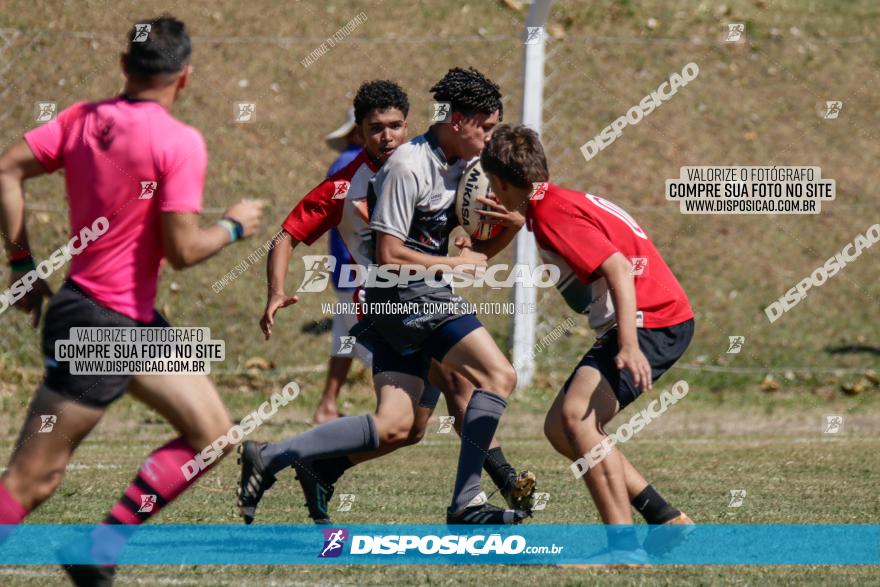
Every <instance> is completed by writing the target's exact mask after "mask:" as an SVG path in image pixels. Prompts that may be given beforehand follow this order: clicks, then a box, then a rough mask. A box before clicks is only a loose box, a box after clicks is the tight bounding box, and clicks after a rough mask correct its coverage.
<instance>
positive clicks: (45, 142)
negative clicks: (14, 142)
mask: <svg viewBox="0 0 880 587" xmlns="http://www.w3.org/2000/svg"><path fill="white" fill-rule="evenodd" d="M83 104H85V102H78V103H76V104H74V105H72V106H70V107H69V108H67V109H65V110H63V111H62V112H61V113H60V114H59V115H58V116H56V117H55V118H53V119H52V120H50V121H49V122H47V123H46V124H44V125H42V126H38V127H37V128H35V129H33V130H30V131H28V132H27V133H25V135H24V140H25V142H27V144H28V146H29V147H30V148H31V151H32V152H33V153H34V157H36V158H37V160H38V161H39V162H40V164H41V165H42V166H43V169H45V170H46V173H52V172H53V171H56V170H57V169H60V168H61V167H62V166H63V165H64V143H65V141H66V138H67V135H68V133H69V132H70V129H71V127H72V126H73V125H74V123H75V121H76V119H77V117H78V116H79V113H80V111H81V109H82V108H81V107H82V105H83Z"/></svg>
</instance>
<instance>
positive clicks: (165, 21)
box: [0, 17, 262, 585]
mask: <svg viewBox="0 0 880 587" xmlns="http://www.w3.org/2000/svg"><path fill="white" fill-rule="evenodd" d="M147 22H148V23H149V26H146V27H145V25H136V26H135V27H134V28H133V29H132V30H131V31H130V33H129V37H128V52H127V53H125V54H124V55H123V56H122V69H123V71H124V73H125V77H126V83H125V90H124V93H123V94H122V95H121V96H117V97H115V98H110V99H107V100H102V101H99V102H80V103H76V104H74V105H72V106H70V107H69V108H67V109H66V110H64V111H63V112H61V113H60V114H59V115H58V117H57V118H55V119H54V120H52V121H51V122H48V123H46V124H44V125H43V126H40V127H38V128H36V129H34V130H31V131H30V132H28V133H27V134H25V136H24V140H23V141H20V142H19V143H17V144H16V145H14V146H12V147H11V148H10V149H9V150H8V151H6V152H5V153H4V154H3V155H2V157H0V230H2V236H3V240H4V244H5V246H6V252H7V255H8V258H9V261H10V266H11V277H10V288H9V289H8V290H7V291H6V292H4V293H3V296H2V304H0V305H2V309H3V310H5V309H6V308H7V307H12V308H16V309H18V310H21V311H24V312H28V313H32V314H33V323H34V326H35V327H36V326H37V325H38V323H39V320H40V315H41V311H42V304H43V298H44V297H49V296H51V301H50V302H49V306H48V309H47V312H46V317H45V321H44V324H43V333H42V348H43V354H44V360H45V367H46V374H45V378H44V380H43V383H42V384H41V385H40V386H39V388H38V389H37V391H36V393H35V395H34V398H33V401H32V402H31V405H30V408H29V409H28V413H27V417H26V419H25V422H24V425H23V427H22V429H21V434H20V436H19V439H18V442H17V444H16V447H15V450H14V451H13V454H12V457H11V459H10V461H9V467H8V468H7V470H6V471H5V472H4V473H3V475H2V477H0V525H3V524H18V523H20V522H21V521H22V520H23V519H24V518H25V516H27V515H28V514H29V513H30V512H32V511H33V510H34V509H36V508H37V507H38V506H39V505H40V504H41V503H42V502H44V501H45V500H46V499H48V498H49V497H50V496H51V495H52V494H53V492H54V491H55V489H56V488H57V487H58V485H59V484H60V483H61V479H62V477H63V476H64V471H65V468H66V466H67V464H68V462H69V460H70V457H71V455H72V454H73V451H74V450H75V449H76V447H77V445H79V443H80V442H81V441H82V440H83V439H84V438H85V437H86V436H87V435H88V434H89V432H91V430H92V429H93V428H94V427H95V425H96V424H97V423H98V421H99V420H100V419H101V417H102V416H103V415H104V411H105V410H106V409H107V407H108V406H109V405H110V404H111V403H112V402H113V401H115V400H116V399H118V398H119V397H121V396H122V395H123V394H124V393H125V392H126V391H129V392H130V393H131V394H132V395H133V396H134V397H136V398H137V399H138V400H141V401H142V402H144V403H145V404H147V405H148V406H150V407H151V408H153V409H154V410H156V411H157V412H158V413H159V414H161V415H162V416H163V417H164V418H165V419H166V420H167V421H168V422H169V423H170V424H171V425H172V426H173V427H174V428H175V429H176V430H177V432H178V433H179V436H178V437H177V438H175V439H173V440H171V441H170V442H168V443H167V444H165V445H164V446H161V447H159V448H157V449H156V450H155V451H153V453H152V454H150V455H149V456H148V457H147V460H146V462H145V463H144V464H143V466H142V467H141V468H140V470H139V471H138V473H137V475H136V477H135V478H134V480H133V481H132V483H131V485H129V487H128V488H127V489H126V490H125V492H124V493H123V495H122V497H121V498H120V500H119V501H118V502H117V503H116V505H114V506H113V508H112V509H111V510H110V513H109V514H108V515H107V517H106V519H105V521H104V522H105V523H106V524H140V523H143V522H145V521H146V520H147V519H149V518H150V517H151V516H152V515H154V514H155V513H156V512H158V511H159V510H160V509H162V507H164V506H165V505H167V504H168V503H169V502H171V501H172V500H174V499H175V498H176V497H177V496H178V495H180V494H181V493H183V491H185V490H186V489H187V488H188V487H189V486H190V485H191V484H192V483H194V482H195V480H196V479H198V477H199V476H198V475H196V476H194V477H193V478H192V479H189V480H188V479H186V477H185V476H184V474H183V472H182V470H181V466H182V465H183V464H184V463H186V462H188V461H189V460H190V459H192V458H193V457H195V455H196V454H197V453H198V452H200V451H201V450H202V449H204V448H205V447H207V446H208V445H210V444H211V443H212V442H213V441H214V440H215V439H217V438H218V437H220V436H222V435H224V434H225V433H226V432H227V430H229V428H230V426H231V422H230V419H229V415H228V414H227V412H226V408H225V406H224V405H223V402H222V401H221V399H220V397H219V395H218V394H217V390H216V389H215V388H214V385H213V384H212V383H211V380H210V379H209V378H208V377H207V376H206V375H194V374H185V375H184V374H164V375H75V374H71V372H70V369H69V366H70V363H69V362H67V361H59V360H56V357H55V341H57V340H66V339H69V338H70V336H69V335H70V329H71V328H75V327H121V328H126V329H128V328H138V327H147V326H151V327H167V326H168V322H167V321H166V320H165V318H164V317H163V316H162V315H161V314H160V313H159V312H158V311H156V310H155V309H154V308H153V303H154V300H155V297H156V289H157V282H158V278H159V271H160V267H161V264H162V261H163V259H165V260H167V261H168V262H169V263H171V265H172V266H174V268H175V269H178V270H179V269H184V268H186V267H190V266H192V265H196V264H198V263H200V262H201V261H204V260H205V259H207V258H208V257H210V256H212V255H214V254H215V253H217V252H218V251H220V249H222V248H223V247H225V246H226V245H228V244H230V243H232V242H235V241H236V240H239V239H241V238H245V237H248V236H250V235H252V234H253V233H254V232H255V230H256V229H257V227H258V226H259V223H260V216H261V208H262V204H261V203H259V202H256V201H246V200H243V201H241V202H240V203H238V204H235V205H234V206H232V207H231V208H229V209H228V210H227V211H226V213H225V214H224V216H223V219H222V220H221V221H220V222H218V223H216V224H215V225H213V226H209V227H207V228H203V227H201V226H200V225H199V213H200V211H201V208H202V192H203V188H204V183H205V168H206V165H207V151H206V148H205V141H204V139H203V138H202V135H201V134H200V133H199V131H197V130H196V129H194V128H192V127H190V126H187V125H186V124H184V123H182V122H180V121H179V120H177V119H176V118H174V117H173V116H172V115H171V113H170V110H171V108H172V106H173V105H174V103H175V102H176V100H177V98H178V97H179V96H180V93H181V91H182V90H183V89H184V88H185V87H186V85H187V82H188V81H189V75H190V73H191V66H190V64H189V63H190V55H191V53H192V47H191V43H190V38H189V35H188V34H187V31H186V28H185V26H184V24H183V23H182V22H180V21H178V20H176V19H174V18H172V17H162V18H158V19H155V20H152V21H147ZM59 169H63V170H64V179H65V184H66V188H67V199H68V207H69V221H70V235H71V240H70V247H69V250H68V251H65V252H63V253H59V254H58V255H55V254H53V256H52V257H50V259H49V260H47V261H43V262H42V263H36V262H35V261H34V259H33V257H32V256H31V252H30V251H31V248H30V244H29V243H28V238H27V232H26V230H25V207H24V189H23V183H24V180H26V179H29V178H31V177H35V176H38V175H42V174H44V173H52V172H54V171H56V170H59ZM67 260H69V262H70V269H69V273H68V275H67V280H66V281H65V283H64V286H63V287H62V288H61V289H60V290H59V291H58V293H56V294H55V295H52V293H51V291H50V290H49V287H48V285H47V284H46V282H45V281H43V279H41V278H40V277H39V276H40V275H43V276H46V274H47V269H48V268H49V267H55V266H58V267H60V266H61V265H62V264H63V263H64V262H65V261H67ZM47 414H49V415H54V416H55V420H54V421H53V424H54V428H53V429H52V433H51V434H39V433H38V432H39V430H40V427H41V424H42V419H41V417H40V416H41V415H47ZM215 462H216V461H215ZM144 496H146V501H147V502H149V504H148V506H149V507H144V505H143V504H144ZM107 530H108V531H112V528H111V527H110V526H107ZM107 535H110V534H107ZM96 542H100V540H96ZM65 569H66V570H67V572H68V574H69V575H70V576H71V579H72V580H73V581H74V583H76V584H78V585H109V584H111V583H112V581H113V575H114V573H115V567H113V566H111V565H108V566H91V565H73V566H67V567H65Z"/></svg>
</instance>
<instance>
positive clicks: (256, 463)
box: [238, 440, 275, 524]
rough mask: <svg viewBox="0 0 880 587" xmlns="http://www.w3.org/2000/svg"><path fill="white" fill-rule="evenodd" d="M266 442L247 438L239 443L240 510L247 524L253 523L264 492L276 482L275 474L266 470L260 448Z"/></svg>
mask: <svg viewBox="0 0 880 587" xmlns="http://www.w3.org/2000/svg"><path fill="white" fill-rule="evenodd" d="M264 446H266V443H265V442H254V441H252V440H246V441H244V442H243V443H241V444H240V445H238V454H239V457H238V464H239V465H241V478H240V479H239V483H238V511H239V513H240V514H241V517H242V518H244V523H245V524H251V523H253V521H254V517H255V516H256V513H257V504H258V503H260V499H261V498H262V497H263V493H264V492H265V491H266V490H267V489H269V488H270V487H272V485H273V484H274V483H275V476H274V475H272V474H271V473H269V472H268V471H266V470H265V467H264V466H263V459H262V457H261V456H260V450H262V448H263V447H264Z"/></svg>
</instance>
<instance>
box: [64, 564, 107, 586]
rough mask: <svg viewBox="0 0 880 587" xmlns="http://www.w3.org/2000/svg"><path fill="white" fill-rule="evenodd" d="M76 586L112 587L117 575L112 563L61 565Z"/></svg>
mask: <svg viewBox="0 0 880 587" xmlns="http://www.w3.org/2000/svg"><path fill="white" fill-rule="evenodd" d="M61 568H62V569H64V572H65V573H67V576H68V577H70V582H71V583H73V584H74V585H76V587H111V586H112V585H113V578H114V577H115V576H116V567H114V566H112V565H61Z"/></svg>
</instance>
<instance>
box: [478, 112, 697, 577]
mask: <svg viewBox="0 0 880 587" xmlns="http://www.w3.org/2000/svg"><path fill="white" fill-rule="evenodd" d="M481 162H482V165H483V169H484V170H485V171H486V173H487V174H488V176H489V180H490V183H491V185H492V189H493V191H494V193H495V194H496V195H497V196H498V198H499V199H500V200H501V203H502V204H504V206H505V207H506V208H507V209H508V210H523V209H525V211H526V225H527V227H528V228H529V230H531V231H532V232H534V234H535V239H536V241H537V243H538V245H539V247H540V248H541V251H542V254H543V255H544V256H545V260H546V259H547V258H551V259H555V260H557V262H558V263H559V264H560V265H561V266H560V269H561V270H562V271H561V273H563V274H565V273H566V272H568V273H569V274H572V275H573V276H574V277H576V278H577V280H578V281H579V283H580V284H581V285H593V286H595V291H594V293H595V294H596V295H594V296H593V298H594V299H593V300H592V303H591V304H590V306H591V308H590V314H591V323H592V324H593V325H594V326H598V327H600V328H601V329H602V331H601V333H600V335H599V338H598V339H597V340H596V342H595V344H594V345H593V347H592V348H591V349H590V350H589V351H588V352H587V353H586V354H585V355H584V357H583V358H582V359H581V361H580V362H579V363H578V365H577V366H576V367H575V369H574V371H573V372H572V374H571V376H570V377H569V378H568V380H567V381H566V382H565V384H564V386H563V387H562V390H561V391H560V392H559V395H557V397H556V400H555V401H554V403H553V406H552V407H551V408H550V410H549V412H548V413H547V419H546V421H545V425H544V432H545V434H546V435H547V438H548V439H549V440H550V443H551V444H552V445H553V447H554V448H555V449H556V450H557V451H558V452H559V453H560V454H562V455H563V456H566V457H568V458H569V459H571V460H572V461H574V464H573V465H572V471H573V472H575V474H576V476H583V477H584V478H585V480H586V483H587V486H588V488H589V490H590V493H591V494H592V497H593V500H594V501H595V503H596V507H597V508H598V510H599V513H600V515H601V517H602V521H603V522H604V523H605V524H608V525H609V526H608V528H609V547H610V548H611V549H612V550H620V551H624V552H627V553H635V554H634V558H635V560H639V559H640V558H641V556H642V555H644V552H643V551H641V550H640V547H639V544H638V542H637V540H636V535H635V530H634V528H633V527H632V526H631V525H632V512H631V510H630V506H631V505H632V506H634V507H635V508H636V509H637V510H638V511H639V512H640V513H641V514H642V515H643V516H644V518H645V520H646V521H647V522H648V523H649V524H653V525H661V524H670V525H675V526H681V527H682V528H681V530H682V532H679V533H678V534H670V533H668V532H664V533H662V537H663V539H662V540H661V539H659V538H657V537H658V536H660V535H659V534H657V533H653V534H649V539H648V540H646V542H645V548H647V549H649V550H653V551H656V550H660V549H661V548H664V547H665V548H668V547H670V546H672V545H673V543H674V542H675V541H676V540H677V539H679V538H681V537H682V536H683V535H684V531H686V530H689V528H688V526H690V525H692V524H693V523H692V522H691V521H690V519H689V518H688V517H687V515H685V514H683V513H682V512H680V511H679V510H677V509H674V508H672V507H671V506H670V505H669V504H668V503H667V502H666V501H665V500H664V499H663V498H662V497H661V496H660V495H659V494H658V493H657V492H656V490H654V488H653V487H652V486H651V485H649V484H648V482H647V481H645V479H644V477H642V475H641V474H640V473H639V472H638V471H637V470H636V469H635V467H633V466H632V464H630V462H629V461H627V460H626V458H625V457H624V456H623V455H622V454H621V452H620V450H616V449H615V447H614V444H613V443H610V442H609V440H607V439H608V436H607V435H606V434H605V431H604V426H605V425H607V424H608V422H609V421H610V420H611V419H612V418H613V417H614V416H615V415H616V414H617V413H618V412H619V411H620V410H622V409H623V408H625V407H626V406H627V405H629V404H630V403H631V402H632V401H633V400H635V399H636V397H638V396H639V395H640V394H641V393H642V392H643V391H650V390H651V389H652V384H653V382H655V381H656V380H657V379H658V378H659V377H660V376H661V375H662V374H663V373H664V372H666V371H667V370H668V369H669V368H670V367H671V366H672V365H673V364H674V363H675V362H676V361H677V360H678V359H679V358H680V357H681V355H682V354H683V353H684V351H685V350H686V349H687V346H688V344H689V343H690V341H691V338H692V337H693V332H694V313H693V311H692V310H691V307H690V303H689V302H688V298H687V295H686V294H685V292H684V290H683V289H682V287H681V285H680V284H679V282H678V280H677V279H676V278H675V275H673V273H672V271H671V270H670V269H669V266H668V265H666V262H665V261H664V260H663V258H662V257H661V256H660V253H659V252H658V251H657V248H656V247H655V246H654V244H653V243H652V242H651V239H650V238H648V235H647V233H646V232H645V230H644V229H643V228H642V227H641V226H640V225H639V224H638V223H637V222H636V221H635V220H634V219H633V218H632V216H630V215H629V214H627V213H626V212H625V211H624V210H623V209H622V208H620V207H619V206H617V205H616V204H613V203H612V202H609V201H608V200H605V199H604V198H600V197H598V196H594V195H592V194H586V193H583V192H576V191H572V190H568V189H565V188H562V187H559V186H556V185H553V184H552V183H549V182H548V181H547V180H548V179H549V173H548V170H547V160H546V158H545V156H544V150H543V147H542V146H541V142H540V139H539V138H538V135H537V133H536V132H535V131H533V130H531V129H529V128H527V127H525V126H518V127H510V126H502V127H499V128H498V129H496V130H495V133H494V135H493V137H492V139H491V141H490V142H489V145H488V146H487V147H486V148H485V149H484V150H483V154H482V156H481ZM569 279H571V278H569ZM565 285H570V284H568V283H566V284H565ZM566 301H569V302H571V301H572V300H570V299H569V297H566ZM570 305H572V306H573V307H574V306H577V305H578V304H571V303H570ZM582 307H583V304H580V307H578V308H577V309H578V311H582ZM594 311H595V312H596V315H595V316H594V315H593V312H594ZM674 389H675V388H674ZM664 401H665V400H664ZM613 440H616V439H613ZM603 441H604V443H603ZM667 529H668V528H667Z"/></svg>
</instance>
